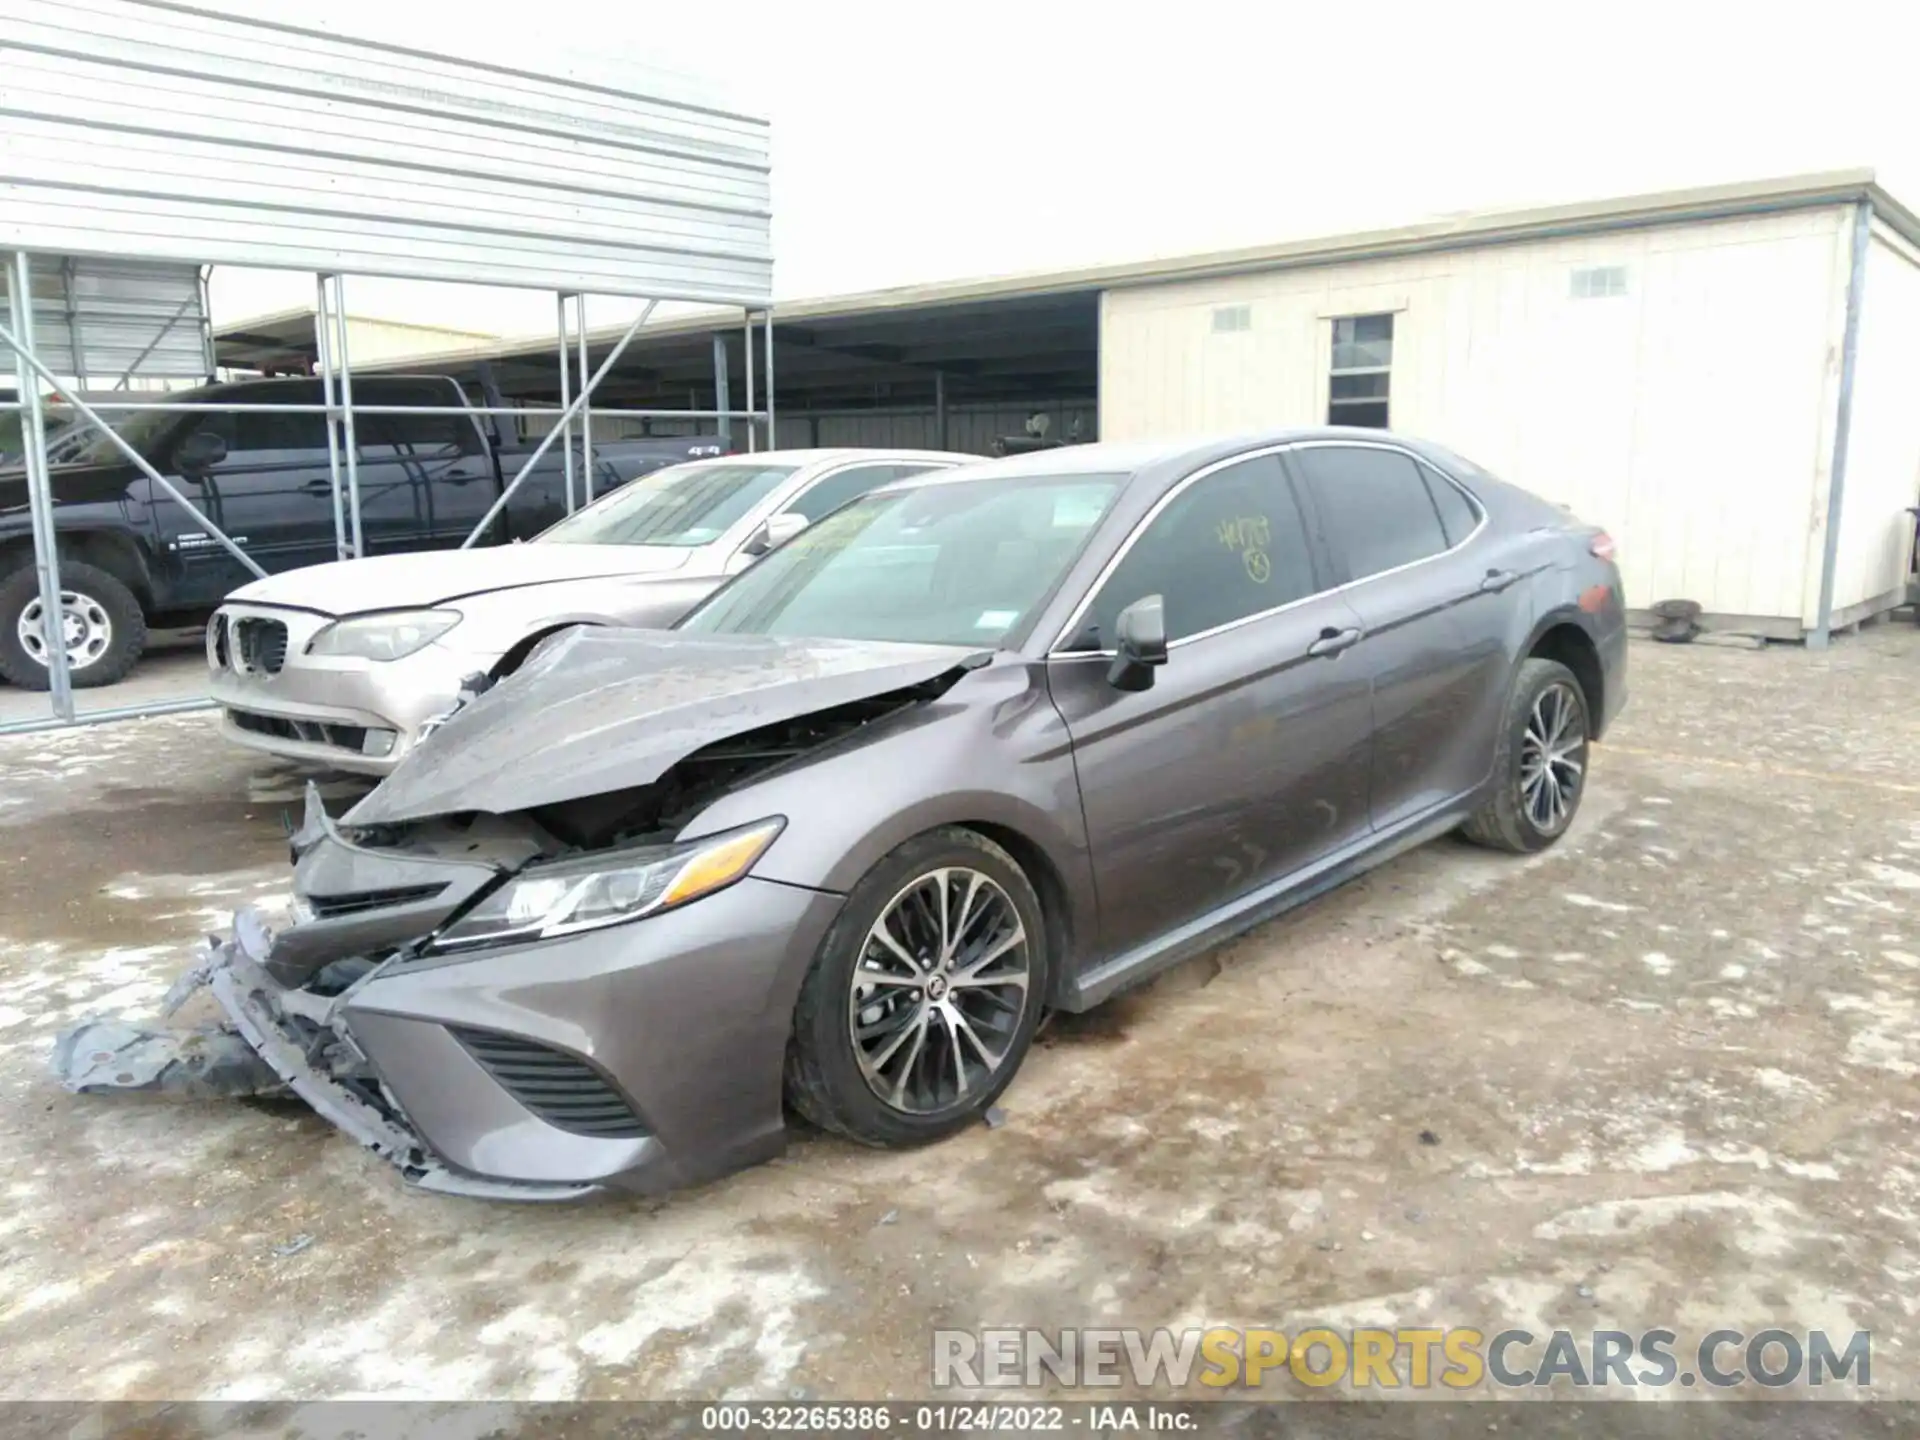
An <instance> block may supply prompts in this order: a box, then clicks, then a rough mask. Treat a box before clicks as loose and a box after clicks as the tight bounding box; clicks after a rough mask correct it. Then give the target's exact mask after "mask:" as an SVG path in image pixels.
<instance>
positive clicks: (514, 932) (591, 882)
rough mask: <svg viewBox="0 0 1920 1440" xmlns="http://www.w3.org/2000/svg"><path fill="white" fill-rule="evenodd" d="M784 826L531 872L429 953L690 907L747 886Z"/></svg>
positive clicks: (769, 824)
mask: <svg viewBox="0 0 1920 1440" xmlns="http://www.w3.org/2000/svg"><path fill="white" fill-rule="evenodd" d="M786 823H787V822H786V821H785V820H784V819H781V818H778V817H775V818H773V819H770V820H762V821H760V822H759V823H758V824H757V825H749V826H747V827H746V828H744V829H741V830H729V831H726V832H725V833H724V834H720V835H709V836H707V837H705V838H704V839H701V840H692V841H689V842H688V843H686V844H684V845H652V846H648V847H647V848H645V849H642V850H626V851H610V852H607V853H605V854H600V855H586V856H582V857H580V858H579V859H577V860H562V861H559V862H557V863H555V864H551V865H533V866H529V867H528V868H527V869H525V870H523V871H521V873H520V874H518V875H516V876H515V877H514V878H513V879H512V880H509V881H508V882H507V883H506V884H505V885H502V886H501V887H500V888H499V889H498V890H495V891H494V892H493V893H492V894H491V895H489V896H487V898H486V899H484V900H482V901H481V902H480V903H479V904H478V905H476V906H474V907H473V909H471V910H469V911H468V912H467V913H466V914H465V915H462V916H461V917H460V918H459V919H458V920H456V921H454V922H453V923H452V924H451V925H449V926H448V927H447V928H446V929H445V930H443V931H441V932H440V934H439V935H438V936H437V937H436V938H435V940H434V942H433V945H432V949H433V950H434V951H436V952H439V951H447V950H461V949H465V948H467V947H469V946H476V945H499V944H503V943H505V942H507V941H511V940H549V939H552V938H553V937H554V936H556V935H572V934H574V933H576V932H578V931H581V930H598V929H601V928H602V927H604V926H607V925H622V924H625V923H626V922H627V921H629V920H638V919H640V918H641V917H642V916H645V915H657V914H659V913H660V912H661V911H663V910H672V909H675V908H677V907H679V906H681V905H687V904H690V903H692V902H693V901H695V900H698V899H700V898H701V897H702V896H703V895H711V894H713V893H714V891H716V890H724V889H725V888H726V887H727V886H729V885H731V884H733V882H734V881H736V880H738V879H740V878H742V877H743V876H744V875H745V874H746V873H747V872H748V871H749V870H751V869H752V868H753V864H754V862H755V861H756V860H758V859H759V858H760V857H761V856H762V855H764V854H765V853H766V850H767V847H768V846H769V845H771V844H773V841H774V837H775V836H777V835H778V834H779V833H780V831H781V829H782V828H783V827H784V826H785V825H786Z"/></svg>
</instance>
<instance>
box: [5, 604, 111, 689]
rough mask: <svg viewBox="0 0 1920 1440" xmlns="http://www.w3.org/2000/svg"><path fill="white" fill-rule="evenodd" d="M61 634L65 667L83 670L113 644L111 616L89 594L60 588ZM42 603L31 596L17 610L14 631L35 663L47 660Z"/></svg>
mask: <svg viewBox="0 0 1920 1440" xmlns="http://www.w3.org/2000/svg"><path fill="white" fill-rule="evenodd" d="M60 612H61V615H60V628H61V637H62V640H63V641H64V643H65V645H66V648H67V668H68V669H70V670H84V669H86V668H87V667H88V666H89V665H91V664H93V663H94V662H95V661H97V660H98V659H99V658H100V657H101V656H102V655H105V654H106V653H107V651H108V650H109V649H111V648H112V646H113V617H112V616H111V615H109V614H108V613H107V607H106V606H104V605H102V604H101V603H100V602H99V601H98V600H96V599H94V598H93V596H91V595H84V594H82V593H80V592H79V591H77V590H63V591H61V592H60ZM46 613H47V611H46V606H45V605H43V604H42V603H41V601H40V597H39V596H37V595H36V596H35V597H34V598H33V599H32V600H30V601H28V602H27V605H26V608H24V609H23V610H21V612H20V620H19V623H18V625H17V626H16V627H15V633H16V634H17V635H18V636H19V638H20V648H21V649H22V650H24V651H26V652H27V654H28V656H29V657H30V658H31V659H32V660H33V661H34V663H36V664H38V665H45V664H46V663H47V637H46V629H45V625H44V618H45V616H46Z"/></svg>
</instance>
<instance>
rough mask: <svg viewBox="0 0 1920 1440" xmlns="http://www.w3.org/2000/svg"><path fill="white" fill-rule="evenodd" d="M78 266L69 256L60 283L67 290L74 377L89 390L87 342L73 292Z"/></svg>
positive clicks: (68, 322) (63, 263)
mask: <svg viewBox="0 0 1920 1440" xmlns="http://www.w3.org/2000/svg"><path fill="white" fill-rule="evenodd" d="M76 268H77V267H76V266H75V265H74V262H73V257H72V256H71V255H69V256H67V258H66V259H65V260H64V261H62V262H61V265H60V284H61V286H62V288H63V289H65V291H66V292H67V339H68V341H69V342H70V343H71V344H72V346H73V378H74V381H75V383H76V384H78V385H79V387H80V388H81V389H82V390H87V389H91V388H92V387H91V386H89V385H88V384H87V342H86V337H85V336H84V335H82V334H81V333H80V303H79V301H78V300H76V299H75V298H74V294H73V282H74V274H75V271H76Z"/></svg>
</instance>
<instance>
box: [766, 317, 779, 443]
mask: <svg viewBox="0 0 1920 1440" xmlns="http://www.w3.org/2000/svg"><path fill="white" fill-rule="evenodd" d="M764 318H765V319H766V322H767V329H766V337H767V449H769V450H773V449H776V448H777V447H776V446H775V445H774V442H773V311H771V310H769V311H767V312H766V314H765V317H764Z"/></svg>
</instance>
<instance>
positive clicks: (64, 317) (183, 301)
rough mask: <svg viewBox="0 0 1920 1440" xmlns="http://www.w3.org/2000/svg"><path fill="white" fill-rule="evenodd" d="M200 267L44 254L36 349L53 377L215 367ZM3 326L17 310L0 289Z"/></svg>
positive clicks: (169, 375) (174, 375) (110, 379)
mask: <svg viewBox="0 0 1920 1440" xmlns="http://www.w3.org/2000/svg"><path fill="white" fill-rule="evenodd" d="M203 301H204V297H203V294H202V291H201V288H200V270H199V267H198V266H195V265H154V264H143V263H139V262H135V261H129V260H80V259H71V258H69V259H66V260H60V259H40V260H37V261H36V262H35V263H34V265H33V328H34V341H35V344H34V349H35V350H36V351H37V352H38V354H39V356H40V359H41V361H42V362H43V363H44V364H45V365H46V366H47V368H48V369H50V370H52V371H53V372H54V374H56V375H71V376H84V377H86V379H87V380H88V381H89V382H91V383H96V384H99V385H101V386H103V387H105V386H111V385H112V384H113V383H114V382H115V381H117V380H119V379H120V377H121V376H122V375H128V376H132V377H138V378H147V379H169V380H178V379H195V380H204V379H206V378H207V377H208V375H209V374H210V373H211V370H212V364H211V351H210V349H209V347H208V344H207V334H206V324H207V321H206V311H205V309H204V308H203ZM0 325H5V326H6V327H7V328H8V329H9V330H11V329H12V328H13V315H12V312H11V311H10V309H9V308H8V304H7V299H6V296H5V294H4V293H3V292H0Z"/></svg>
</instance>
